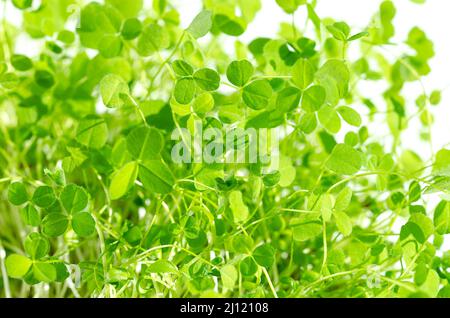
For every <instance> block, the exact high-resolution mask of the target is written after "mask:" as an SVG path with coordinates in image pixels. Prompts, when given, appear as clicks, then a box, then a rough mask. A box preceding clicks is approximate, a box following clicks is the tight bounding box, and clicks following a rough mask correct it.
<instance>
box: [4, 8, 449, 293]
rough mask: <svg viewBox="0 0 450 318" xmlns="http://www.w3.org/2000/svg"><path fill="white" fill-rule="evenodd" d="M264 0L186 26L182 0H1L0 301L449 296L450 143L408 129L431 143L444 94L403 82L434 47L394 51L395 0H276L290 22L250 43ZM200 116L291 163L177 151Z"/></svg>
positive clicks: (209, 13)
mask: <svg viewBox="0 0 450 318" xmlns="http://www.w3.org/2000/svg"><path fill="white" fill-rule="evenodd" d="M186 1H187V0H186ZM189 1H194V0H189ZM267 1H269V0H267ZM319 1H320V0H319ZM265 2H266V0H264V1H262V0H204V1H203V11H201V12H200V13H199V14H198V15H197V16H196V17H195V18H194V19H193V21H192V22H191V23H190V24H189V26H188V27H187V28H182V27H181V26H180V19H183V13H182V12H178V11H177V6H176V5H175V4H174V3H175V2H174V3H171V1H169V0H153V1H152V2H151V3H150V2H149V3H147V2H145V3H144V2H143V0H127V1H122V0H105V1H103V2H101V3H100V2H93V1H92V2H91V1H76V0H41V1H36V0H35V1H32V0H2V1H1V5H2V7H1V8H0V12H1V13H2V25H1V28H0V30H1V33H0V39H1V49H0V61H1V62H0V195H1V197H0V269H1V271H0V273H1V279H0V295H1V296H3V297H10V296H12V297H30V296H34V297H208V296H225V297H230V296H234V297H330V296H334V297H336V296H337V297H376V296H385V297H410V296H412V297H421V296H425V297H436V296H438V295H439V296H443V297H446V296H450V285H449V284H448V281H449V280H450V273H449V271H448V268H449V266H450V254H449V253H448V252H446V251H445V250H444V249H443V247H442V245H443V242H444V236H445V235H446V234H448V233H450V203H449V202H448V201H447V199H448V198H449V184H450V150H446V149H442V150H440V151H439V152H433V149H431V153H430V154H429V155H426V154H423V153H422V154H420V155H419V154H418V153H417V150H415V149H405V148H404V147H403V145H402V142H401V138H402V134H403V133H404V132H405V130H406V129H407V127H408V124H409V123H410V122H412V121H414V122H420V125H421V130H420V138H421V140H422V141H424V142H427V143H430V144H431V145H432V143H431V133H430V131H431V130H430V126H431V125H432V124H433V110H432V107H433V106H435V105H438V104H439V102H440V94H441V93H440V91H438V90H435V91H433V92H428V91H426V90H425V89H423V90H421V91H420V92H415V94H417V95H416V96H411V95H410V94H409V95H407V94H405V93H404V89H405V87H407V86H408V85H413V84H414V83H419V84H420V83H421V78H422V77H423V76H425V75H427V74H429V72H430V67H429V60H430V59H431V58H433V56H434V53H435V52H434V47H433V43H432V42H431V41H430V40H429V39H428V38H427V36H426V34H425V33H424V32H423V31H422V30H421V29H420V28H418V27H413V28H412V29H411V31H410V32H409V35H408V38H407V39H405V41H404V44H406V46H407V47H406V48H404V49H403V48H402V49H401V51H400V55H399V56H393V55H392V54H390V53H387V52H389V50H390V49H389V48H390V47H396V46H395V43H392V41H393V37H394V34H395V28H394V22H395V20H394V18H395V15H396V8H395V6H394V3H393V1H389V0H387V1H380V6H379V11H378V12H376V13H374V16H373V19H372V20H371V21H368V25H367V28H365V29H357V28H353V29H351V28H350V26H349V24H347V23H346V22H340V21H334V20H332V19H331V18H325V17H321V16H320V12H318V10H316V8H317V7H316V4H317V3H316V2H317V0H310V1H309V0H308V1H307V0H276V3H277V4H278V5H279V6H280V7H281V8H282V9H283V10H284V12H285V13H286V18H287V20H288V21H291V22H289V23H282V24H281V25H280V31H279V33H278V35H277V37H276V38H269V37H260V38H256V39H254V40H253V41H251V42H249V43H243V42H242V41H240V40H239V39H240V38H239V36H240V35H242V34H243V33H244V32H245V31H246V29H247V26H248V25H249V24H250V23H251V22H252V20H254V18H255V16H256V14H257V13H258V11H259V10H260V9H261V6H263V5H264V4H265ZM413 2H416V3H420V2H423V1H417V0H416V1H413ZM7 10H11V11H12V10H15V11H17V12H20V14H21V16H22V18H23V21H22V27H21V28H17V27H16V26H14V24H12V23H11V21H8V15H9V13H8V12H7ZM297 13H298V14H297ZM300 13H301V14H300ZM289 15H291V16H292V19H290V17H289ZM300 16H304V17H305V18H302V19H300V18H299V17H300ZM350 23H351V21H350ZM24 38H25V39H26V41H27V46H33V47H38V48H40V52H39V54H36V55H33V56H28V55H26V54H22V53H18V50H17V47H18V44H17V43H18V42H19V40H20V39H22V41H23V39H24ZM230 39H233V40H234V47H229V46H227V47H224V46H223V44H222V43H223V41H222V40H227V41H229V40H230ZM227 43H230V42H227ZM349 50H352V54H348V53H349ZM361 84H365V85H367V84H369V85H374V86H376V87H380V86H381V87H384V89H383V91H382V92H381V93H380V96H379V99H377V100H373V99H371V97H370V95H369V94H367V92H365V91H364V90H362V89H360V86H361ZM366 87H367V86H366ZM380 116H381V117H382V118H383V123H382V126H381V127H382V129H381V130H379V129H377V128H376V127H379V126H377V124H376V123H375V122H376V119H377V118H380ZM198 122H200V123H201V125H202V128H207V127H214V128H216V129H218V130H220V131H223V132H227V131H230V130H233V129H237V128H243V129H247V128H254V129H272V130H273V131H274V132H277V135H278V140H277V142H278V143H279V154H277V155H278V161H279V166H278V167H276V168H275V169H271V168H270V166H269V163H268V162H269V161H264V160H258V161H257V162H253V163H246V162H237V163H228V162H227V163H223V162H220V161H218V162H213V163H205V162H197V161H195V160H194V161H192V162H174V160H173V158H172V155H173V151H172V150H173V147H174V145H175V144H176V143H177V142H178V141H174V140H172V133H173V132H174V131H182V130H183V129H184V130H187V131H190V132H194V131H195V129H196V127H195V123H198ZM383 131H384V132H385V133H383ZM386 132H387V134H386ZM181 135H182V136H184V135H183V134H181ZM416 137H417V138H419V136H416ZM183 142H185V141H183ZM216 142H217V141H216ZM247 142H248V140H246V139H245V138H244V140H238V143H240V145H241V146H242V145H244V146H243V147H245V145H246V144H247ZM269 157H270V156H269ZM436 195H438V196H440V197H441V198H442V201H440V202H439V203H438V204H437V206H436V204H435V203H430V202H431V200H430V197H431V196H434V197H436Z"/></svg>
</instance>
